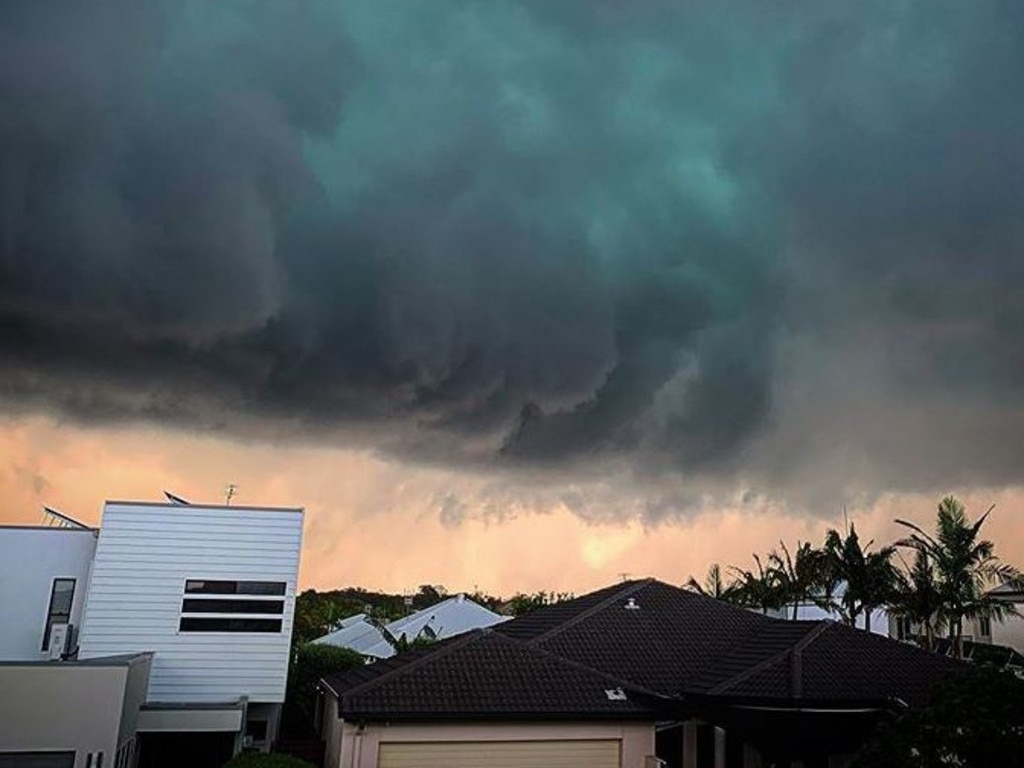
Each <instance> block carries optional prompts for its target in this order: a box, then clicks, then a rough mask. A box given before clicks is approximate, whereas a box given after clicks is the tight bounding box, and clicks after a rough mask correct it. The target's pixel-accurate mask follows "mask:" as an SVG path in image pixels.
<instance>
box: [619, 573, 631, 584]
mask: <svg viewBox="0 0 1024 768" xmlns="http://www.w3.org/2000/svg"><path fill="white" fill-rule="evenodd" d="M619 578H620V579H622V581H623V583H625V582H627V581H629V572H628V571H622V572H621V573H620V574H619Z"/></svg>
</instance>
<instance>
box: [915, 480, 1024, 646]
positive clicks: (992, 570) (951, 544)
mask: <svg viewBox="0 0 1024 768" xmlns="http://www.w3.org/2000/svg"><path fill="white" fill-rule="evenodd" d="M993 509H994V507H989V509H988V511H987V512H985V514H983V515H982V516H981V517H980V518H978V520H976V521H975V522H973V523H972V522H971V521H970V519H969V518H968V517H967V509H966V508H965V507H964V505H963V504H962V503H961V502H960V500H959V499H957V498H956V497H955V496H946V497H945V498H944V499H942V501H940V502H939V507H938V513H937V515H936V520H935V535H934V536H932V535H931V534H929V533H926V532H925V531H924V530H923V529H922V528H921V527H920V526H918V525H915V524H914V523H911V522H908V521H906V520H897V521H896V522H897V523H899V524H900V525H902V526H903V527H904V528H907V529H909V530H910V531H911V534H910V536H908V537H907V538H904V539H901V540H900V541H898V542H897V544H898V545H899V546H901V547H907V548H910V549H913V550H915V551H917V552H920V553H922V554H923V555H925V556H926V557H927V558H928V559H929V560H930V562H931V563H932V564H933V566H934V568H935V572H936V575H937V581H938V591H939V595H940V598H941V599H940V605H941V607H940V609H939V612H938V615H939V617H940V618H941V619H942V620H943V621H945V623H946V624H947V625H948V627H949V633H950V640H951V642H952V645H953V655H954V656H956V657H957V658H963V623H964V619H968V620H970V619H979V618H985V619H989V620H990V621H991V620H995V621H1004V620H1005V619H1006V618H1007V617H1008V616H1012V615H1018V614H1017V610H1016V608H1015V607H1014V606H1013V604H1011V603H1007V602H1002V601H1000V600H998V599H997V598H994V597H992V596H990V595H989V594H987V593H988V590H989V589H990V588H991V587H994V586H997V585H998V584H1000V583H1003V582H1006V581H1016V580H1019V579H1020V574H1019V573H1018V571H1017V570H1016V569H1015V568H1013V567H1012V566H1010V565H1008V564H1006V563H1002V562H1000V560H999V558H998V557H996V555H995V545H994V544H993V543H992V542H991V541H988V540H986V539H979V534H980V532H981V528H982V526H983V525H984V524H985V520H987V519H988V516H989V515H990V514H991V513H992V510H993Z"/></svg>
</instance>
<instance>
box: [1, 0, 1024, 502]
mask: <svg viewBox="0 0 1024 768" xmlns="http://www.w3.org/2000/svg"><path fill="white" fill-rule="evenodd" d="M1021 72H1024V7H1022V6H1021V4H1020V3H1019V2H1014V1H1012V0H981V1H980V2H976V3H970V4H965V3H962V2H952V1H943V0H940V1H938V2H936V0H928V1H927V2H924V1H916V0H896V1H895V2H894V1H893V0H886V1H885V2H881V1H879V2H862V3H855V4H854V3H847V4H839V5H837V4H823V3H816V2H810V1H809V0H808V1H804V0H788V1H787V0H783V2H778V3H771V4H766V3H763V2H756V1H755V0H741V1H740V2H735V3H729V4H712V3H670V2H665V1H664V0H633V2H629V3H620V2H613V1H612V0H588V1H585V0H554V1H552V2H540V1H536V2H535V1H533V0H489V1H488V2H486V3H468V2H463V1H461V0H431V1H430V2H415V1H413V0H410V1H409V2H404V3H397V4H383V5H382V4H381V3H375V2H370V1H369V0H367V1H366V2H361V1H360V2H341V0H329V1H328V0H324V1H319V0H301V1H299V2H291V3H262V2H244V1H243V0H225V1H224V2H220V3H209V2H192V1H191V0H176V1H175V2H166V3H165V2H157V1H156V0H149V1H148V2H144V3H138V2H129V1H128V0H102V1H101V0H93V1H90V2H71V1H70V0H10V1H9V2H6V3H4V4H3V5H2V7H0V374H2V380H0V397H2V398H3V402H4V403H5V408H6V409H7V410H29V411H35V410H45V411H55V412H58V413H61V414H67V415H71V416H73V417H75V418H79V419H85V420H98V421H104V422H106V421H116V420H123V419H143V420H148V421H154V422H157V423H164V424H172V425H179V426H187V427H189V428H201V429H216V430H220V431H223V432H226V433H228V434H239V435H269V434H273V435H281V434H286V435H288V436H290V437H292V438H297V439H310V440H313V439H316V440H322V439H326V440H337V441H349V442H357V443H361V444H367V445H374V446H378V447H381V448H382V449H383V450H385V451H388V452H391V453H395V454H401V455H403V456H412V457H415V458H416V459H417V460H422V461H436V462H441V463H451V464H453V465H459V466H461V465H473V466H478V465H480V464H487V465H489V466H497V467H501V466H510V467H520V468H523V467H525V468H527V469H529V468H552V467H558V468H563V469H565V468H570V467H576V468H583V467H586V466H588V465H590V466H593V465H596V464H600V465H603V464H602V463H603V462H613V463H616V465H624V466H630V467H633V468H635V469H636V470H637V471H643V472H654V473H673V474H677V475H681V476H683V477H693V478H704V479H705V480H707V481H708V482H712V483H713V484H714V486H715V487H719V488H724V487H731V486H735V485H741V486H743V487H745V488H753V489H755V490H756V491H757V492H760V491H761V490H765V491H766V492H772V493H775V492H781V493H783V494H784V493H786V492H787V489H789V490H791V489H794V488H797V487H805V486H807V485H808V484H811V485H815V484H816V485H818V486H821V487H826V486H827V487H828V488H830V489H833V488H837V487H845V486H847V485H849V486H851V487H857V488H860V489H871V490H874V491H884V490H888V489H893V490H900V489H919V488H922V487H927V486H928V485H929V484H931V483H935V482H942V481H948V480H950V479H951V478H952V479H954V480H956V481H958V482H965V483H1012V482H1017V481H1020V480H1022V479H1024V478H1022V477H1021V474H1022V473H1024V447H1022V446H1024V442H1022V441H1020V440H1019V435H1020V428H1021V427H1024V337H1022V335H1021V332H1020V331H1021V329H1022V328H1024V210H1022V208H1024V138H1022V136H1024V128H1022V126H1024V100H1021V99H1020V98H1019V97H1017V95H1016V91H1017V85H1016V83H1015V81H1016V80H1017V78H1018V77H1019V74H1020V73H1021ZM566 471H567V470H566ZM581 471H582V470H581ZM709 479H710V480H709Z"/></svg>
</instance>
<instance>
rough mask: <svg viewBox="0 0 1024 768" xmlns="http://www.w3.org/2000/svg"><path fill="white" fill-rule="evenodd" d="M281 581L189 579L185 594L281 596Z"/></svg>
mask: <svg viewBox="0 0 1024 768" xmlns="http://www.w3.org/2000/svg"><path fill="white" fill-rule="evenodd" d="M285 587H286V585H285V583H284V582H283V581H200V580H198V579H189V580H188V581H186V582H185V592H187V593H188V594H190V595H195V594H198V595H283V594H284V592H285Z"/></svg>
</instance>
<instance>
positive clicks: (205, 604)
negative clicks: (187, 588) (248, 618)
mask: <svg viewBox="0 0 1024 768" xmlns="http://www.w3.org/2000/svg"><path fill="white" fill-rule="evenodd" d="M181 612H182V613H284V600H194V599H189V598H185V600H184V601H183V602H182V606H181Z"/></svg>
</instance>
